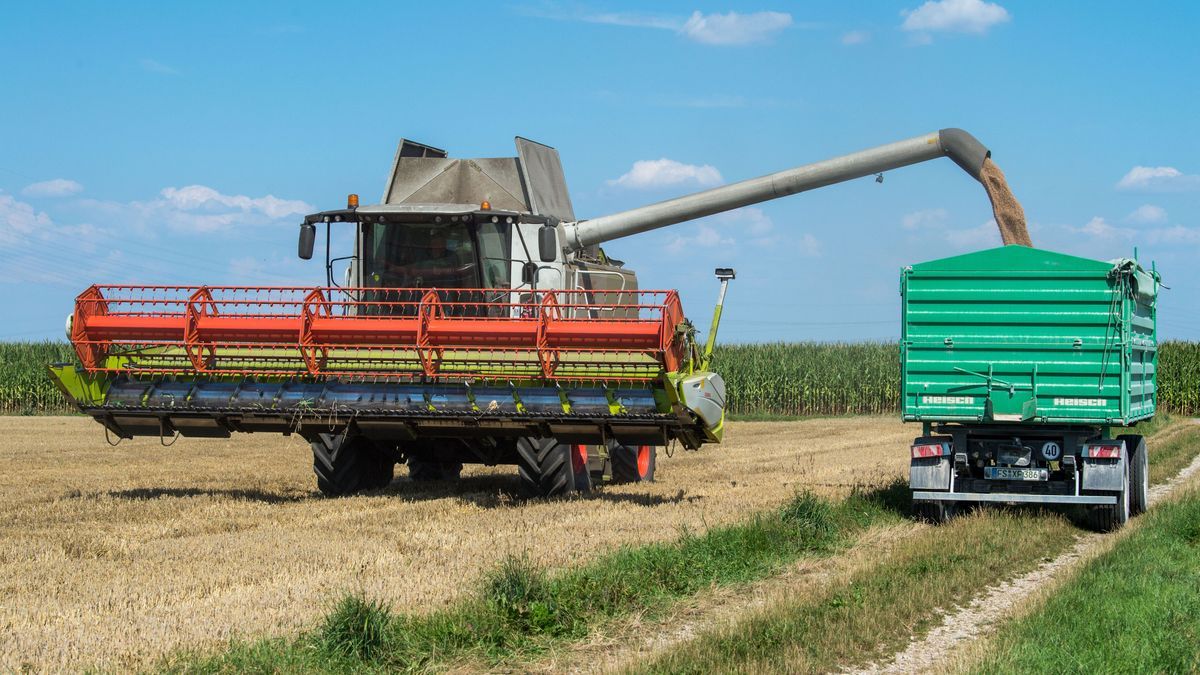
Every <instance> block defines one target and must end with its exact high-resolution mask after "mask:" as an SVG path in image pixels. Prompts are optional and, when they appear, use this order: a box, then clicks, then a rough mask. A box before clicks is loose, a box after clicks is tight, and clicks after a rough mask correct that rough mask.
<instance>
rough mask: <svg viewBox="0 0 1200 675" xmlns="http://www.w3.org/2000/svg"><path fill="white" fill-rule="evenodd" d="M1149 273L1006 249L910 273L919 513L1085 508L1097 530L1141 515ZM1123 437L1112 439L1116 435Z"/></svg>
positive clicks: (910, 386)
mask: <svg viewBox="0 0 1200 675" xmlns="http://www.w3.org/2000/svg"><path fill="white" fill-rule="evenodd" d="M1158 287H1159V276H1158V272H1157V271H1156V270H1154V269H1153V268H1151V269H1150V270H1146V269H1143V268H1142V267H1141V266H1140V265H1139V264H1138V263H1137V261H1136V260H1130V259H1119V260H1113V261H1109V262H1102V261H1099V260H1089V259H1087V258H1079V257H1075V256H1070V255H1064V254H1061V253H1055V252H1052V251H1043V250H1038V249H1034V248H1028V247H1023V246H1005V247H1002V248H996V249H991V250H986V251H979V252H976V253H969V254H966V255H960V256H955V257H953V258H944V259H941V260H933V261H930V262H926V263H922V264H919V265H913V266H912V267H909V268H906V269H905V270H904V273H903V277H902V281H901V294H902V296H903V321H902V333H901V343H900V344H901V349H900V354H901V357H900V358H901V374H902V375H901V377H902V382H901V391H902V395H903V403H902V409H903V413H902V414H903V418H904V420H906V421H910V422H921V423H922V427H923V428H922V434H921V436H919V437H918V438H916V439H914V440H913V445H912V458H911V463H910V465H909V486H910V487H911V488H912V490H913V493H912V494H913V501H914V505H915V507H916V509H917V511H918V513H921V514H922V515H923V516H925V517H926V518H928V519H930V520H934V521H942V520H945V519H946V518H948V517H950V515H951V514H953V513H954V512H955V511H956V510H957V508H958V507H959V506H960V505H961V504H963V503H975V504H978V503H987V502H992V503H997V502H998V503H1034V504H1062V505H1075V506H1082V507H1085V508H1087V509H1088V510H1089V513H1090V517H1091V519H1092V523H1093V525H1094V527H1096V528H1097V529H1100V530H1108V529H1112V528H1114V527H1119V526H1120V525H1121V524H1123V523H1124V522H1125V521H1126V520H1128V518H1129V517H1130V516H1132V515H1136V514H1138V513H1140V512H1141V511H1143V510H1144V509H1145V508H1146V504H1147V500H1148V498H1147V493H1148V481H1147V459H1146V454H1147V448H1146V442H1145V439H1144V438H1143V437H1142V436H1140V435H1138V434H1137V433H1136V431H1135V430H1133V429H1128V427H1132V426H1134V425H1136V424H1137V423H1138V422H1141V421H1145V420H1148V419H1150V418H1151V417H1153V416H1154V410H1155V403H1156V401H1155V397H1156V394H1155V376H1156V370H1157V365H1158V350H1157V344H1158V341H1157V338H1158V334H1157V330H1156V312H1157V310H1156V299H1157V295H1158ZM1118 428H1119V429H1120V431H1116V429H1118Z"/></svg>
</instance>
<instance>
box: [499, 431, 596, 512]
mask: <svg viewBox="0 0 1200 675" xmlns="http://www.w3.org/2000/svg"><path fill="white" fill-rule="evenodd" d="M572 450H573V447H572V446H571V445H569V444H567V443H559V442H558V441H557V440H555V439H553V438H521V439H519V440H518V441H517V474H518V475H519V476H520V477H521V487H522V489H523V490H524V491H525V493H526V494H528V495H529V496H531V497H555V496H558V495H567V494H572V493H575V492H586V491H587V490H588V489H589V488H590V487H591V481H590V480H589V481H580V480H578V476H577V474H576V471H575V467H574V465H575V464H576V463H577V462H575V461H574V460H573V459H572ZM583 474H584V476H587V466H586V465H585V466H584V467H583Z"/></svg>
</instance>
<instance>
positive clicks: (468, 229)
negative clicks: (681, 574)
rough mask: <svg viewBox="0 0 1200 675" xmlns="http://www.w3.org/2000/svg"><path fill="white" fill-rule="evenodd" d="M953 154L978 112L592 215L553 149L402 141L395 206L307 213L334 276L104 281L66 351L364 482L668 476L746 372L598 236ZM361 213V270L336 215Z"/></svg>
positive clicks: (67, 382) (545, 488)
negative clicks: (339, 244) (664, 457)
mask: <svg viewBox="0 0 1200 675" xmlns="http://www.w3.org/2000/svg"><path fill="white" fill-rule="evenodd" d="M942 156H948V157H950V158H951V159H953V160H954V161H955V162H956V163H957V164H958V165H959V166H961V167H962V168H963V169H965V170H966V171H967V172H968V173H969V174H971V175H972V176H973V177H975V178H976V179H977V180H978V179H979V178H980V171H981V169H982V167H983V164H984V161H985V160H986V159H987V157H988V156H989V153H988V151H987V149H985V148H984V147H983V146H982V145H981V144H980V143H979V142H978V141H976V140H975V139H974V138H973V137H972V136H971V135H970V134H967V133H966V132H963V131H961V130H957V129H944V130H942V131H939V132H937V133H933V134H928V135H925V136H918V137H916V138H912V139H909V140H906V141H900V142H898V143H892V144H889V145H884V146H880V147H877V148H873V149H869V150H864V151H861V152H856V153H853V154H850V155H845V156H842V157H838V158H834V159H830V160H826V161H823V162H818V163H815V164H809V165H805V166H801V167H798V168H795V169H789V170H786V171H781V172H778V173H774V174H770V175H767V176H763V177H761V178H755V179H751V180H746V181H742V182H739V183H733V184H730V185H725V186H722V187H718V188H714V189H711V190H707V191H704V192H699V193H696V194H693V195H689V196H685V197H680V198H677V199H672V200H668V201H664V202H660V203H658V204H653V205H650V206H644V207H641V208H637V209H632V210H629V211H624V212H621V213H616V214H612V215H608V216H603V217H600V218H595V219H591V220H577V219H576V218H575V216H574V210H573V207H572V205H571V200H570V196H569V194H568V192H567V189H566V181H565V179H564V177H563V172H562V165H561V163H560V160H559V157H558V153H557V151H555V150H554V149H553V148H550V147H548V146H545V145H542V144H539V143H535V142H533V141H530V140H527V139H524V138H518V139H517V156H516V157H508V158H489V159H453V158H449V157H447V153H446V152H445V151H443V150H439V149H437V148H434V147H432V146H428V145H423V144H420V143H413V142H411V141H401V143H400V146H399V149H398V151H397V153H396V158H395V161H394V164H393V168H392V172H391V175H390V177H389V179H388V182H387V186H386V188H385V190H384V195H383V199H382V201H381V203H380V204H376V205H369V206H359V204H358V198H357V196H356V195H351V197H350V199H349V200H348V203H347V207H346V208H345V209H338V210H332V211H323V212H320V213H315V214H312V215H309V216H307V217H305V219H304V222H303V223H302V225H301V231H300V242H299V254H300V257H301V258H305V259H309V258H311V257H312V253H313V248H314V244H315V240H316V235H317V229H318V226H319V225H324V227H325V235H326V246H325V252H326V283H325V284H324V285H322V286H319V287H292V288H283V287H242V286H237V287H235V286H137V285H96V286H92V287H90V288H88V289H87V290H85V291H84V292H83V293H82V294H80V295H79V297H78V298H77V299H76V302H75V309H74V312H73V314H72V315H71V319H70V323H69V329H68V330H69V337H70V340H71V343H72V345H73V346H74V348H75V352H76V354H77V355H78V359H79V362H78V363H72V364H55V365H53V366H51V368H50V371H51V374H52V376H53V378H54V379H55V381H56V382H57V383H58V385H59V387H60V388H61V389H62V390H63V392H64V393H66V395H67V396H69V397H70V398H71V399H72V400H73V401H74V402H75V403H76V404H77V405H78V406H79V408H80V409H81V410H82V411H83V412H84V413H86V414H88V415H91V416H92V417H94V418H95V419H96V421H98V422H99V423H101V424H102V425H104V427H105V428H106V429H107V431H108V432H109V433H111V434H112V435H115V436H117V437H120V438H131V437H134V436H161V437H169V436H173V435H175V434H180V435H183V436H200V437H221V438H224V437H228V436H230V434H231V433H233V432H272V433H283V434H291V433H298V434H300V435H301V436H303V437H304V438H305V439H306V440H307V441H309V442H310V443H311V445H312V448H313V455H314V462H313V465H314V470H315V472H316V475H317V484H318V487H319V488H320V490H321V491H322V492H323V493H325V494H326V495H331V496H333V495H343V494H347V493H351V492H355V491H358V490H363V489H373V488H379V487H383V486H385V485H387V484H389V483H390V482H391V480H392V478H393V475H394V470H395V465H396V464H397V463H400V462H407V464H408V465H409V471H410V475H411V477H412V478H413V479H414V480H438V479H450V478H457V476H458V474H459V472H460V471H461V468H462V464H463V463H482V464H489V465H493V464H516V465H517V466H518V468H519V473H520V476H521V479H522V482H523V484H524V486H525V487H526V488H527V490H528V491H529V492H531V493H533V494H536V495H555V494H564V493H569V492H575V491H586V490H588V489H590V487H591V485H592V482H593V480H596V479H598V478H599V477H601V476H607V477H609V478H611V479H613V480H616V481H641V480H649V479H652V478H653V475H654V466H655V461H656V448H657V447H659V446H665V445H668V444H670V443H672V442H676V441H677V442H679V443H681V444H682V445H683V446H684V447H686V448H689V449H695V448H699V447H700V446H701V445H703V444H705V443H709V442H719V441H720V440H721V435H722V431H723V426H724V420H725V413H724V407H725V384H724V381H723V380H722V379H721V376H720V375H719V374H717V373H715V372H712V371H711V362H710V361H711V354H712V347H713V342H714V340H713V338H714V337H715V333H716V330H717V327H718V322H719V318H720V310H721V304H722V303H723V300H724V296H725V289H726V284H727V283H728V281H729V280H730V279H732V278H733V276H734V274H733V270H731V269H724V268H722V269H719V270H718V271H717V274H718V278H719V279H720V280H721V296H720V297H721V301H720V302H718V305H717V309H716V312H715V315H714V319H713V323H712V328H711V329H710V331H709V338H708V340H707V343H706V345H705V346H703V347H701V346H700V344H699V343H698V342H697V340H696V331H695V329H694V328H693V326H692V324H691V323H690V322H689V321H688V320H687V319H686V318H685V316H684V313H683V309H682V306H681V305H680V302H679V296H678V295H677V293H676V292H675V291H656V290H641V289H639V288H638V286H637V277H636V275H635V274H634V272H633V271H632V270H630V269H628V268H626V267H625V266H624V265H623V264H622V263H621V261H619V260H615V259H613V258H610V257H609V256H608V255H607V253H606V252H605V251H604V250H602V249H601V248H600V246H599V244H601V243H604V242H607V241H611V240H613V239H618V238H621V237H626V236H630V235H633V234H637V233H639V232H645V231H647V230H651V229H656V228H660V227H666V226H668V225H673V224H676V223H680V222H685V221H689V220H693V219H696V218H700V217H703V216H707V215H711V214H714V213H719V212H722V211H728V210H731V209H736V208H739V207H743V206H747V205H750V204H755V203H759V202H763V201H767V200H771V199H776V198H778V197H783V196H786V195H790V194H795V193H798V192H803V191H805V190H810V189H814V188H817V187H822V186H825V185H831V184H834V183H839V182H843V181H847V180H851V179H854V178H859V177H862V176H868V175H872V174H877V173H880V172H883V171H887V170H891V169H895V168H898V167H902V166H906V165H909V164H914V163H917V162H923V161H926V160H930V159H934V158H937V157H942ZM334 227H348V228H352V229H353V232H354V235H355V247H354V252H353V255H351V256H348V257H347V258H348V260H349V268H348V269H347V270H346V283H345V284H344V285H339V284H337V283H335V282H334V274H333V264H334V263H335V262H337V261H338V260H345V259H347V258H331V257H330V256H331V253H330V251H329V248H330V247H329V242H330V230H331V229H332V228H334Z"/></svg>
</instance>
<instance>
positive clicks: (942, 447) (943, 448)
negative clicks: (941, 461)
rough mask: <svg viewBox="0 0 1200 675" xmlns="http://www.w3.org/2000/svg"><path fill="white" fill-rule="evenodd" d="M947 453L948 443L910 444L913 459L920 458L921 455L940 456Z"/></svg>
mask: <svg viewBox="0 0 1200 675" xmlns="http://www.w3.org/2000/svg"><path fill="white" fill-rule="evenodd" d="M949 454H950V444H949V443H921V444H920V445H914V446H912V456H913V459H921V458H922V457H941V456H942V455H949Z"/></svg>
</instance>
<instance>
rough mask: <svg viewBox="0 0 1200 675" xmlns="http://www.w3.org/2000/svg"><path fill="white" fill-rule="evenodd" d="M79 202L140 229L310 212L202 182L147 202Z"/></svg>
mask: <svg viewBox="0 0 1200 675" xmlns="http://www.w3.org/2000/svg"><path fill="white" fill-rule="evenodd" d="M80 204H81V205H83V206H84V207H85V208H87V209H89V210H90V211H91V212H92V213H94V214H96V216H103V217H104V218H106V219H107V221H110V222H112V223H118V222H119V223H121V224H122V225H123V226H125V227H135V228H139V229H142V230H154V229H159V228H161V227H162V226H164V225H165V226H166V227H168V228H170V229H172V230H175V231H178V232H215V231H219V230H225V229H229V228H231V227H233V226H235V225H237V226H247V227H254V226H260V225H270V224H272V223H274V222H277V221H279V220H280V219H282V218H286V217H288V216H293V215H300V214H306V213H312V212H313V211H315V210H316V209H314V208H313V207H312V206H311V205H309V204H307V203H305V202H303V201H300V200H296V199H280V198H278V197H276V196H274V195H266V196H265V197H247V196H246V195H226V194H222V193H221V192H218V191H217V190H214V189H213V188H210V187H207V186H204V185H187V186H184V187H178V188H177V187H167V188H163V189H162V190H161V191H160V192H159V196H158V198H156V199H151V200H149V201H132V202H113V201H101V200H92V199H85V200H81V201H80Z"/></svg>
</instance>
